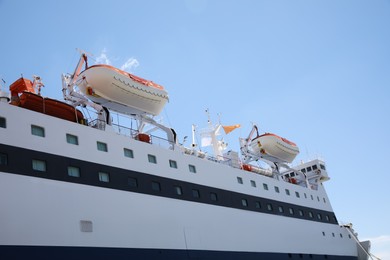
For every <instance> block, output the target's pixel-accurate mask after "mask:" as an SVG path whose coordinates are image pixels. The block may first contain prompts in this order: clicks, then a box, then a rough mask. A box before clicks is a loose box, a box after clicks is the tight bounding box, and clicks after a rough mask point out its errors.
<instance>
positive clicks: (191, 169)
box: [188, 164, 196, 173]
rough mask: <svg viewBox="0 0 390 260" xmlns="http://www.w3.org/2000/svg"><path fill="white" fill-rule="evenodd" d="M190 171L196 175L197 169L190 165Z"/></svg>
mask: <svg viewBox="0 0 390 260" xmlns="http://www.w3.org/2000/svg"><path fill="white" fill-rule="evenodd" d="M188 169H189V170H190V172H192V173H196V167H195V165H192V164H189V165H188Z"/></svg>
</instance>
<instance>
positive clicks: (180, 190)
mask: <svg viewBox="0 0 390 260" xmlns="http://www.w3.org/2000/svg"><path fill="white" fill-rule="evenodd" d="M174 190H175V193H176V194H177V195H180V196H181V195H183V189H182V188H181V187H180V186H175V187H174Z"/></svg>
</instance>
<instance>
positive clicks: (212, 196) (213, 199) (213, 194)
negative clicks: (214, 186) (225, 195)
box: [210, 192, 218, 201]
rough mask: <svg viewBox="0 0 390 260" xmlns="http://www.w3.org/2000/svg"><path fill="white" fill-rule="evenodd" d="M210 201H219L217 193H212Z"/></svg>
mask: <svg viewBox="0 0 390 260" xmlns="http://www.w3.org/2000/svg"><path fill="white" fill-rule="evenodd" d="M210 199H211V200H212V201H217V200H218V196H217V193H214V192H210Z"/></svg>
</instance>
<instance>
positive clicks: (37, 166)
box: [32, 159, 46, 172]
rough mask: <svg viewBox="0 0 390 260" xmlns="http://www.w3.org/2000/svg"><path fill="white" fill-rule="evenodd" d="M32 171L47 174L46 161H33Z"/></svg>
mask: <svg viewBox="0 0 390 260" xmlns="http://www.w3.org/2000/svg"><path fill="white" fill-rule="evenodd" d="M32 169H33V170H34V171H38V172H45V171H46V161H42V160H35V159H34V160H32Z"/></svg>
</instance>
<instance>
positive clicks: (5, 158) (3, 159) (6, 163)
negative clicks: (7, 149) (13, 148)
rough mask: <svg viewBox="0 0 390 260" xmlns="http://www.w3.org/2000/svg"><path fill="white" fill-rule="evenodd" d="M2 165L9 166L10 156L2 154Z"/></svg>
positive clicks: (0, 155)
mask: <svg viewBox="0 0 390 260" xmlns="http://www.w3.org/2000/svg"><path fill="white" fill-rule="evenodd" d="M0 165H8V156H7V155H6V154H5V153H0Z"/></svg>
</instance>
